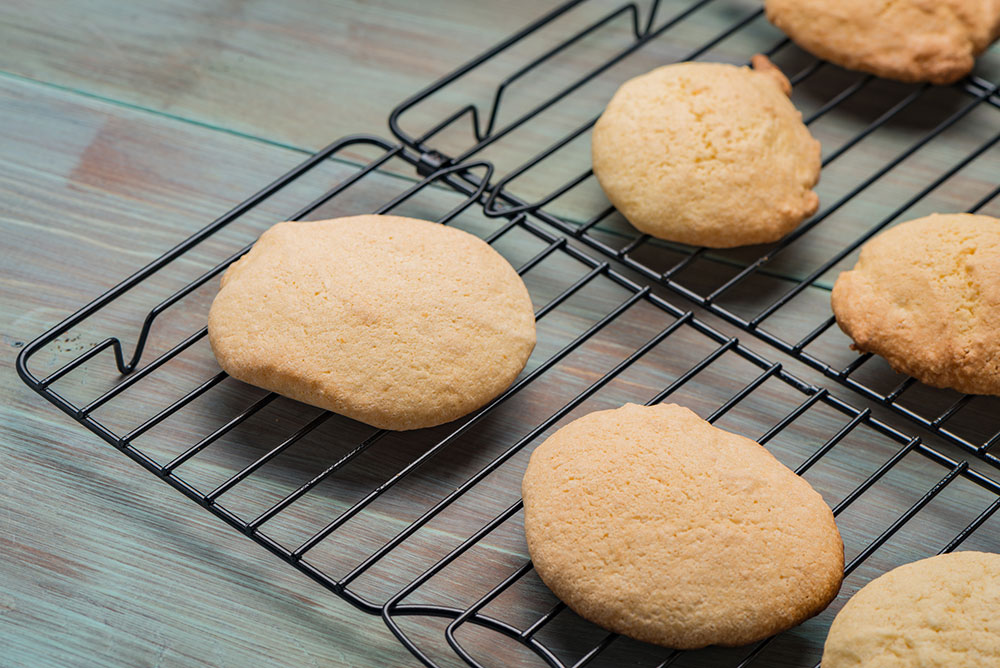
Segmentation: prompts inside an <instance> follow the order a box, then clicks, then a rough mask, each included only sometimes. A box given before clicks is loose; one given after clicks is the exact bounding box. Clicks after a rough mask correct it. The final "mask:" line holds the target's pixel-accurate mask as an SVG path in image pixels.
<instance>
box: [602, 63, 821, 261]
mask: <svg viewBox="0 0 1000 668" xmlns="http://www.w3.org/2000/svg"><path fill="white" fill-rule="evenodd" d="M790 91H791V87H790V85H789V83H788V79H786V78H785V77H784V75H783V74H781V72H780V71H778V69H777V68H775V67H774V66H773V65H771V63H770V61H768V60H767V58H765V57H764V56H755V57H754V69H750V68H747V67H736V66H734V65H724V64H719V63H678V64H675V65H667V66H665V67H660V68H657V69H655V70H653V71H651V72H648V73H646V74H643V75H642V76H638V77H636V78H634V79H630V80H629V81H626V82H625V83H624V84H623V85H622V86H621V88H619V89H618V91H617V92H616V93H615V94H614V97H612V98H611V101H610V102H609V103H608V106H607V108H606V109H605V110H604V113H603V114H601V117H600V118H599V119H598V120H597V123H596V124H595V125H594V130H593V135H592V144H591V149H592V159H593V166H594V175H595V176H596V177H597V180H598V182H599V183H600V184H601V187H602V188H603V189H604V192H605V194H606V195H607V197H608V199H609V200H611V203H612V204H614V205H615V207H616V208H617V209H618V210H619V211H620V212H621V214H622V215H623V216H625V218H626V219H628V221H629V222H630V223H632V225H634V226H635V227H636V228H637V229H639V230H640V231H642V232H645V233H647V234H650V235H652V236H654V237H658V238H660V239H667V240H669V241H678V242H681V243H686V244H692V245H696V246H711V247H713V248H731V247H733V246H744V245H747V244H759V243H765V242H770V241H776V240H778V239H780V238H781V237H783V236H785V235H786V234H788V233H789V232H791V231H792V230H793V229H795V227H797V226H798V224H799V223H801V222H802V221H803V220H804V219H806V218H808V217H809V216H811V215H812V214H813V213H815V212H816V208H817V207H818V206H819V198H818V197H817V196H816V193H814V192H813V191H812V190H811V188H812V187H813V186H814V185H816V182H817V181H818V180H819V171H820V146H819V142H818V141H816V140H815V139H813V137H812V136H811V135H810V134H809V130H808V129H806V126H805V125H804V124H803V123H802V114H800V113H799V112H798V111H797V110H796V109H795V107H794V106H793V105H792V103H791V101H790V100H789V99H788V94H789V92H790Z"/></svg>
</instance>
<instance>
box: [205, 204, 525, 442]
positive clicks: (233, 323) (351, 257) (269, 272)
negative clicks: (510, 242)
mask: <svg viewBox="0 0 1000 668" xmlns="http://www.w3.org/2000/svg"><path fill="white" fill-rule="evenodd" d="M208 334H209V338H210V341H211V343H212V350H213V351H214V352H215V356H216V358H217V359H218V361H219V364H220V366H222V368H223V369H224V370H225V371H227V372H228V373H229V374H230V375H232V376H233V377H235V378H238V379H239V380H243V381H245V382H248V383H251V384H253V385H257V386H259V387H263V388H265V389H267V390H271V391H273V392H277V393H279V394H283V395H285V396H287V397H291V398H293V399H298V400H299V401H304V402H306V403H309V404H313V405H314V406H319V407H320V408H325V409H328V410H331V411H334V412H335V413H340V414H342V415H346V416H348V417H351V418H354V419H356V420H360V421H362V422H365V423H367V424H370V425H373V426H375V427H381V428H384V429H417V428H419V427H429V426H432V425H437V424H442V423H444V422H448V421H450V420H454V419H456V418H458V417H461V416H463V415H465V414H467V413H469V412H471V411H474V410H475V409H477V408H479V407H481V406H482V405H484V404H485V403H487V402H488V401H489V400H490V399H492V398H494V397H495V396H497V395H498V394H499V393H500V392H502V391H503V390H504V389H506V388H507V387H508V386H509V385H510V384H511V382H513V380H514V378H515V377H516V376H517V374H518V373H520V371H521V369H522V368H524V365H525V363H526V362H527V360H528V356H529V355H530V354H531V350H532V348H533V347H534V345H535V319H534V313H533V311H532V305H531V298H530V297H529V296H528V291H527V289H526V288H525V286H524V283H523V282H522V281H521V278H520V277H519V276H518V275H517V272H515V271H514V269H513V268H512V267H511V266H510V264H508V263H507V261H506V260H505V259H504V258H503V257H501V256H500V254H498V253H497V252H496V251H495V250H493V249H492V248H491V247H490V246H489V245H488V244H486V243H485V242H483V241H482V240H480V239H478V238H476V237H474V236H472V235H470V234H468V233H466V232H463V231H461V230H457V229H454V228H451V227H446V226H444V225H438V224H436V223H430V222H427V221H423V220H413V219H410V218H401V217H398V216H353V217H350V218H338V219H336V220H320V221H315V222H304V223H303V222H289V223H278V224H277V225H275V226H274V227H272V228H271V229H269V230H268V231H267V232H265V233H264V234H263V235H262V236H261V237H260V239H259V240H258V241H257V243H256V244H254V246H253V248H252V249H251V250H250V252H249V253H247V254H246V255H244V256H243V257H242V258H241V259H240V260H238V261H237V262H236V263H234V264H233V265H232V266H231V267H229V269H228V271H226V273H225V275H224V276H223V277H222V287H221V289H220V290H219V294H218V295H217V296H216V297H215V301H214V302H212V308H211V311H210V312H209V316H208Z"/></svg>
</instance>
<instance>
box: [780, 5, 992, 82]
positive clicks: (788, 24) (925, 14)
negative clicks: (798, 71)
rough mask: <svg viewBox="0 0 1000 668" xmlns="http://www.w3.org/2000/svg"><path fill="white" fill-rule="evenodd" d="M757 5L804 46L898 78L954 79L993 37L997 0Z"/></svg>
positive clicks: (842, 62) (855, 67)
mask: <svg viewBox="0 0 1000 668" xmlns="http://www.w3.org/2000/svg"><path fill="white" fill-rule="evenodd" d="M764 8H765V10H766V12H767V18H768V20H770V21H771V23H773V24H774V25H776V26H777V27H778V28H780V29H781V30H783V31H784V32H785V33H786V34H787V35H788V36H789V37H791V38H792V40H794V42H795V43H796V44H798V45H799V46H801V47H802V48H803V49H805V50H806V51H809V52H810V53H813V54H814V55H816V56H818V57H820V58H823V59H824V60H829V61H830V62H832V63H836V64H837V65H842V66H843V67H847V68H850V69H852V70H861V71H862V72H871V73H872V74H876V75H878V76H880V77H887V78H889V79H898V80H900V81H931V82H933V83H937V84H946V83H951V82H953V81H957V80H958V79H961V78H962V77H963V76H965V75H966V74H968V73H969V71H970V70H971V69H972V66H973V65H974V64H975V59H976V56H978V55H979V54H980V53H982V52H983V51H985V50H986V48H987V47H988V46H989V45H990V44H991V43H992V42H993V41H994V40H996V39H997V37H998V36H1000V0H766V1H765V3H764Z"/></svg>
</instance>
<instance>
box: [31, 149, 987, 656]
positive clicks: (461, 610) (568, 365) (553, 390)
mask: <svg viewBox="0 0 1000 668" xmlns="http://www.w3.org/2000/svg"><path fill="white" fill-rule="evenodd" d="M358 153H361V154H365V155H367V156H368V157H367V162H365V163H363V164H362V165H361V166H358V165H356V164H352V163H349V162H347V161H345V159H344V158H345V156H348V155H350V156H352V157H353V156H356V155H357V154H358ZM372 154H373V155H372ZM414 170H415V171H417V172H418V173H420V174H423V175H424V176H423V178H421V179H420V180H418V181H413V180H412V179H403V178H400V176H399V175H400V174H401V173H410V174H412V172H413V171H414ZM491 170H492V167H491V166H490V165H489V164H486V163H480V164H463V165H458V166H451V167H445V168H442V169H433V168H431V167H429V166H428V164H427V156H423V157H422V156H420V155H418V154H416V153H414V152H413V151H411V150H409V149H406V148H404V147H402V146H398V145H393V144H391V143H389V142H386V141H384V140H381V139H378V138H374V137H353V138H347V139H344V140H341V141H339V142H336V143H334V144H333V145H331V146H330V147H328V148H326V149H324V150H323V151H321V152H319V153H318V154H317V155H316V156H315V157H313V158H311V159H310V160H308V161H307V162H305V163H303V164H302V165H301V166H299V167H297V168H295V169H293V170H292V171H291V172H289V173H288V174H287V175H285V176H284V177H282V178H280V179H278V180H277V181H275V182H274V183H273V184H271V185H270V186H268V187H267V188H265V189H264V190H262V191H261V192H259V193H258V194H256V195H254V196H253V197H251V198H250V199H248V200H247V201H246V202H244V203H242V204H240V205H239V206H237V207H236V208H234V209H233V210H232V211H231V212H229V213H227V214H226V215H224V216H222V217H221V218H219V219H218V220H216V221H215V222H213V223H212V224H210V225H209V226H207V227H206V228H204V229H203V230H202V231H200V232H198V233H197V234H195V235H193V236H192V237H190V238H189V239H188V240H186V241H185V242H183V243H182V244H180V245H178V246H177V247H175V248H173V249H172V250H170V251H169V252H167V253H166V254H165V255H163V256H162V257H161V258H159V259H158V260H156V261H154V262H153V263H151V264H150V265H148V266H147V267H145V268H143V269H142V270H140V271H139V272H137V273H136V274H134V275H133V276H131V277H130V278H129V279H127V280H126V281H125V282H123V283H122V284H120V285H119V286H117V287H115V288H113V289H112V290H110V291H109V292H108V293H106V294H105V295H103V296H102V297H100V298H98V299H97V300H95V301H94V302H92V303H91V304H89V305H87V306H85V307H84V308H83V309H81V310H80V311H78V312H77V313H76V314H74V315H73V316H71V317H70V318H68V319H67V320H65V321H64V322H62V323H61V324H59V325H58V326H56V327H54V328H53V329H52V330H50V331H49V332H47V333H46V334H44V335H43V336H41V337H40V338H38V339H37V340H35V341H33V342H32V343H30V344H28V345H27V346H26V347H25V349H24V350H23V351H22V353H21V355H20V356H19V358H18V363H17V369H18V372H19V373H20V374H21V376H22V378H23V379H24V380H25V382H27V383H28V384H29V385H30V386H31V387H32V388H33V389H35V390H36V391H37V392H38V393H39V394H41V395H42V396H43V397H45V398H46V399H47V400H48V401H50V402H52V403H53V404H55V405H56V406H57V407H59V408H60V409H61V410H63V411H64V412H66V413H67V414H68V415H70V416H71V417H73V418H74V419H75V420H77V421H78V422H80V423H81V424H83V425H84V426H86V427H87V428H88V429H90V430H91V431H93V432H94V433H95V434H97V435H98V436H100V437H101V438H103V439H104V440H105V441H107V442H108V443H110V444H111V445H112V446H114V447H115V448H117V449H119V450H121V451H122V452H123V453H125V454H126V455H128V456H129V457H130V458H132V459H133V460H134V461H136V462H137V463H139V464H140V465H141V466H143V467H144V468H146V469H147V470H148V471H150V472H152V473H153V474H155V475H156V476H158V477H159V478H161V479H162V480H164V481H165V482H167V483H168V484H170V485H171V486H173V487H174V488H175V489H177V490H179V491H180V492H181V493H183V494H184V495H186V496H187V497H189V498H190V499H192V500H193V501H195V502H197V503H198V504H199V505H201V506H203V507H204V508H205V509H207V510H208V511H210V512H211V513H213V514H214V515H216V516H217V517H219V518H221V519H222V520H223V521H225V522H226V523H228V524H229V525H230V526H232V527H234V528H235V529H237V530H238V531H240V532H241V533H243V534H244V535H246V536H247V537H249V538H251V539H252V540H254V541H255V542H257V543H259V544H260V545H263V546H264V547H265V548H267V549H268V550H269V551H271V552H272V553H273V554H275V555H277V556H278V557H279V558H281V559H282V560H283V561H285V562H287V563H289V564H291V565H293V566H295V567H296V568H297V569H299V570H300V571H302V572H303V573H305V574H306V575H308V576H309V577H310V578H312V579H313V580H315V581H316V582H318V583H320V584H321V585H323V586H324V587H326V588H327V589H329V590H330V591H332V592H334V593H335V594H337V595H338V596H341V597H343V598H344V599H345V600H347V601H349V602H350V603H352V604H353V605H355V606H356V607H357V608H359V609H361V610H363V611H365V612H367V613H370V614H373V615H381V616H382V617H383V619H384V620H385V622H386V623H387V624H388V625H389V627H390V629H392V631H393V632H394V633H395V634H396V635H397V636H398V637H399V639H400V640H401V641H402V642H403V643H404V644H405V645H406V646H407V647H408V648H409V649H410V650H412V651H413V653H414V655H415V656H416V657H418V658H419V659H420V660H421V661H422V662H423V663H425V664H426V665H431V666H447V665H455V663H456V661H459V660H460V659H461V660H464V662H466V663H468V664H471V665H475V666H479V665H496V664H499V665H538V663H539V662H541V664H542V665H546V664H547V665H551V666H583V665H609V666H614V665H622V664H623V663H626V662H629V665H633V664H634V665H704V666H719V665H739V666H745V665H750V664H751V663H754V662H757V663H759V664H760V665H776V666H784V665H788V666H807V665H813V664H814V663H815V662H816V661H817V660H818V656H819V652H820V648H821V647H822V641H823V638H824V637H825V630H826V627H827V626H828V625H829V623H830V621H831V618H832V615H833V613H834V612H835V611H836V610H837V609H839V607H840V605H841V604H842V603H843V601H844V600H846V597H847V596H848V594H849V593H850V592H853V591H854V590H856V589H857V588H858V587H860V586H861V585H862V584H863V583H864V582H867V581H868V580H870V579H871V578H872V577H874V576H876V575H878V574H880V573H882V572H884V571H886V570H888V569H889V568H892V567H893V566H895V565H898V564H900V563H904V562H907V561H911V560H913V559H916V558H920V557H922V556H929V555H930V554H933V553H935V552H939V551H949V550H953V549H955V548H956V547H958V546H959V545H962V546H963V547H966V548H968V547H973V548H974V547H979V548H980V549H995V550H1000V545H994V544H993V542H991V541H993V538H992V536H993V533H994V532H991V531H989V530H986V531H980V528H981V527H983V526H986V525H988V523H989V522H990V521H991V518H993V516H994V513H995V512H996V510H997V509H998V508H1000V484H998V483H997V482H996V481H995V480H994V479H993V478H992V477H991V474H989V473H983V472H981V471H978V470H976V469H975V467H973V466H971V465H970V463H969V462H967V461H961V460H957V459H955V458H953V457H951V456H949V455H948V454H946V453H945V452H943V451H941V450H940V449H939V448H936V447H933V446H932V445H928V444H926V443H924V442H922V440H921V439H920V438H918V437H913V436H911V435H908V434H905V433H903V432H901V431H899V430H898V429H896V428H894V427H892V426H890V425H888V424H886V423H885V422H883V421H881V420H879V419H876V418H875V417H874V416H873V415H872V411H871V410H870V409H858V408H856V407H854V406H852V405H850V404H849V403H847V402H845V401H843V400H842V399H840V398H837V397H836V396H834V395H832V394H831V393H830V392H828V391H827V390H825V389H821V388H818V387H815V386H814V385H812V384H809V383H806V382H803V381H802V380H800V379H798V378H796V377H795V376H794V375H792V374H791V373H789V372H788V371H787V370H786V369H784V368H783V367H782V365H781V364H776V363H771V362H769V361H768V360H766V359H765V358H763V357H761V356H759V355H758V354H756V353H754V352H752V351H751V350H749V349H748V348H746V347H745V346H743V345H742V344H740V343H739V342H738V341H737V339H735V338H732V337H729V336H727V335H725V334H724V333H722V332H720V331H717V330H716V329H714V328H713V327H710V326H709V325H707V324H705V323H704V322H702V321H701V320H699V319H698V318H697V317H695V316H694V315H693V314H692V312H690V311H688V310H684V309H681V308H678V307H676V306H674V305H673V304H671V303H670V302H669V301H667V300H665V299H663V298H662V297H660V296H658V295H656V294H655V293H654V291H653V290H651V289H650V288H649V287H644V286H641V285H639V284H636V283H635V282H633V281H632V280H630V279H629V278H627V277H626V276H624V275H623V274H621V273H620V272H618V271H616V270H615V269H614V268H612V266H611V265H610V264H609V263H608V262H606V261H599V260H596V259H594V258H592V257H590V256H589V255H587V254H586V253H585V252H583V251H581V250H579V249H578V248H576V247H574V246H573V245H571V244H570V243H568V242H567V240H566V238H565V237H562V236H559V235H556V234H553V233H552V232H550V231H548V230H546V229H545V228H544V227H543V226H541V225H539V224H538V223H535V222H533V221H532V220H530V219H529V218H528V217H527V216H525V215H524V214H521V213H516V214H511V215H510V216H509V218H507V219H503V220H497V219H495V218H490V217H487V216H486V215H485V214H484V212H483V210H482V208H481V207H480V206H478V203H482V202H485V200H486V197H487V195H486V194H485V184H486V183H488V182H489V179H490V175H491ZM331 182H333V183H335V184H336V185H334V186H332V187H330V185H329V184H330V183H331ZM316 192H319V193H321V194H320V195H319V196H318V197H317V196H315V193H316ZM282 198H284V200H282ZM296 200H298V201H309V202H310V203H309V204H308V205H307V206H305V207H294V208H289V209H288V210H289V211H292V210H294V211H295V213H293V214H292V215H291V216H287V217H289V218H292V219H301V218H306V217H309V218H318V217H327V216H332V215H345V214H355V213H359V212H365V211H367V212H388V211H392V212H393V213H397V214H400V215H413V216H419V217H423V218H426V219H433V220H438V221H440V222H442V223H446V224H450V225H455V226H458V227H460V228H462V229H466V230H468V231H470V232H472V233H475V234H478V235H479V236H481V237H483V238H485V239H486V240H487V241H488V242H489V243H491V244H492V245H493V246H494V248H496V249H497V250H498V251H500V252H501V253H503V254H504V255H505V256H506V257H507V258H508V259H509V260H510V261H511V262H512V263H513V264H514V265H515V266H516V267H518V271H519V273H520V275H521V276H522V277H523V279H524V280H525V283H526V285H527V286H528V288H529V292H530V294H531V296H532V299H533V301H534V304H535V307H536V317H537V320H538V331H539V340H538V346H537V348H536V350H535V353H534V354H533V356H532V359H531V360H530V361H529V364H528V366H527V368H526V370H525V372H524V374H522V376H521V377H520V378H519V380H518V381H517V382H515V384H514V385H513V386H512V387H511V388H510V389H508V390H507V391H505V392H504V393H503V394H501V395H500V396H499V397H497V398H496V399H495V400H494V401H492V402H491V403H490V404H489V405H488V406H486V407H485V408H484V409H482V410H481V411H479V412H477V413H475V414H473V415H471V416H469V417H466V418H463V419H461V420H459V421H456V422H455V423H452V424H450V425H444V426H441V427H437V428H433V429H426V430H419V431H416V432H402V433H399V432H386V431H381V430H375V429H373V428H370V427H366V426H365V425H361V424H359V423H356V422H353V421H350V420H348V419H346V418H342V417H340V416H336V415H333V414H330V413H327V412H323V411H319V410H318V409H313V408H310V407H308V406H304V405H302V404H299V403H297V402H293V401H290V400H286V399H283V398H281V397H278V396H276V395H274V394H273V393H267V392H264V391H262V390H257V389H256V388H252V387H249V386H246V385H244V384H242V383H239V382H237V381H234V380H232V379H230V378H228V377H227V376H226V374H225V373H223V372H221V371H220V370H219V368H218V366H217V365H216V363H215V361H214V359H213V358H212V356H211V351H210V350H209V349H208V346H207V343H206V340H205V339H206V336H205V334H206V329H205V326H204V322H205V318H206V315H207V309H208V306H209V304H210V302H211V298H212V296H213V295H214V292H215V289H214V287H215V286H214V280H213V279H215V278H216V277H218V276H219V274H220V273H221V272H222V271H223V270H224V269H225V267H226V266H228V264H229V263H230V262H232V261H233V260H234V259H236V258H237V257H239V256H240V255H241V254H242V253H243V252H245V251H246V249H247V248H248V244H249V243H251V242H252V241H253V239H254V238H256V236H257V235H258V234H259V233H260V232H261V231H262V230H263V229H266V227H268V226H269V225H270V224H271V223H272V222H273V220H275V219H276V217H281V216H280V214H279V213H277V210H278V209H279V208H280V206H284V205H288V203H290V202H294V201H296ZM129 342H134V343H132V345H131V352H129V350H128V348H129ZM667 400H669V401H675V402H678V403H682V404H684V405H687V406H689V407H691V408H692V409H694V410H695V411H697V412H698V413H699V414H701V415H702V416H704V417H706V418H707V419H708V420H710V421H712V422H714V423H716V424H719V425H720V426H723V427H726V428H729V429H731V430H733V431H738V432H740V433H743V434H746V435H748V436H751V437H753V438H756V439H757V440H758V441H759V442H761V443H762V444H765V445H766V446H767V447H768V448H769V449H770V450H771V451H772V452H774V453H775V454H776V456H778V457H779V458H780V459H781V460H782V461H783V462H784V463H786V464H787V465H789V466H791V467H793V468H794V469H795V470H796V471H797V472H798V473H799V474H801V475H805V476H807V478H808V479H809V480H810V482H811V483H812V484H813V486H814V487H815V488H816V489H817V490H819V491H820V492H821V493H822V494H823V495H824V497H825V498H826V500H827V501H828V502H829V503H830V504H831V505H832V506H833V507H834V512H835V513H836V514H837V517H838V523H839V525H840V528H841V532H842V534H843V536H844V539H845V546H846V554H847V558H848V562H847V567H846V573H847V579H846V584H845V588H844V592H843V593H842V595H841V598H840V599H838V601H837V602H835V603H834V605H833V606H831V608H830V609H829V610H828V611H827V612H825V613H823V615H821V616H819V617H817V618H815V619H813V620H810V621H809V622H807V623H806V624H804V625H802V626H800V627H798V628H797V629H795V630H793V631H790V632H788V633H786V634H783V635H781V636H778V637H776V638H773V639H771V640H769V641H766V642H763V643H760V644H758V645H757V646H755V647H752V648H743V649H739V650H717V649H715V650H703V651H701V652H688V653H679V652H669V651H667V650H663V649H661V648H655V647H652V646H649V645H644V644H642V643H637V642H633V641H631V640H628V639H624V638H620V637H617V636H614V635H609V634H607V632H605V631H602V630H600V629H598V628H597V627H594V626H592V625H589V624H587V623H585V622H583V621H582V620H580V619H579V618H577V617H576V616H575V615H573V614H572V613H571V612H569V611H567V610H565V608H564V606H562V604H560V603H558V602H557V601H556V600H555V599H554V598H553V597H552V595H551V594H550V593H549V592H548V591H547V590H546V589H545V588H544V586H543V585H542V584H541V582H540V581H539V580H538V579H537V578H536V577H535V575H534V573H533V572H532V570H531V565H530V561H529V560H528V558H527V552H526V548H525V545H524V542H523V530H522V525H521V503H520V498H519V491H520V484H519V483H520V478H521V475H522V473H523V470H524V466H525V464H526V461H527V456H528V455H529V454H530V451H531V449H532V448H533V447H534V445H536V444H537V443H539V442H540V441H541V440H542V439H544V437H545V436H546V435H547V434H549V433H551V431H552V430H554V429H555V428H557V427H558V426H561V425H562V424H565V423H566V422H567V421H569V420H571V419H574V418H575V417H578V416H579V415H581V414H583V413H586V412H589V411H592V410H596V409H601V408H608V407H613V406H618V405H621V404H622V403H624V402H626V401H632V402H638V403H655V402H660V401H667Z"/></svg>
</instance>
